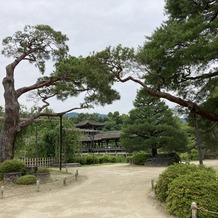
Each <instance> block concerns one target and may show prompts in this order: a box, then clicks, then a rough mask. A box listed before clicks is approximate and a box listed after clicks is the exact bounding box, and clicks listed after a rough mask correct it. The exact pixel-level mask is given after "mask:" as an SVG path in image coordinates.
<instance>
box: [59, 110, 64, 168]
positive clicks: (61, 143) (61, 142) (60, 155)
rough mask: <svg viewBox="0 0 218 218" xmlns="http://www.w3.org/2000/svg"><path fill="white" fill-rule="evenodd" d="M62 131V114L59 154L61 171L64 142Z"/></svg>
mask: <svg viewBox="0 0 218 218" xmlns="http://www.w3.org/2000/svg"><path fill="white" fill-rule="evenodd" d="M62 129H63V124H62V114H60V136H59V137H60V138H59V144H60V153H59V161H60V163H59V170H61V169H62V145H63V140H62Z"/></svg>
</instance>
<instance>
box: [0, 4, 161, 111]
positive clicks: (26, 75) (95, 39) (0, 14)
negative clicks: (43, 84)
mask: <svg viewBox="0 0 218 218" xmlns="http://www.w3.org/2000/svg"><path fill="white" fill-rule="evenodd" d="M164 19H165V17H164V0H4V1H1V2H0V33H1V34H0V39H1V41H2V39H3V38H4V37H6V36H9V35H13V33H15V32H16V31H17V30H22V29H23V27H24V26H25V25H27V24H28V25H36V24H46V25H50V26H51V27H52V28H54V29H55V30H58V31H61V32H62V33H64V34H66V35H67V36H68V38H69V42H68V45H69V47H70V54H71V55H74V56H79V55H82V56H86V55H88V54H89V53H90V52H92V51H100V50H102V49H104V48H105V47H107V46H109V45H112V46H116V45H118V44H122V45H124V46H128V47H135V48H137V47H138V46H139V45H142V44H143V42H144V37H145V35H150V34H151V33H152V32H153V31H154V30H155V28H156V27H158V26H160V24H161V22H162V21H163V20H164ZM0 49H1V50H2V45H0ZM10 61H12V59H9V58H7V59H6V58H5V57H3V56H2V55H0V80H2V79H3V77H4V75H5V66H6V65H7V64H8V63H10ZM50 66H51V64H50ZM50 71H52V68H51V67H48V68H47V72H50ZM38 76H39V72H38V70H37V69H36V68H34V67H33V66H31V67H30V66H29V65H27V64H26V63H22V64H21V65H20V66H19V67H18V68H17V69H16V78H15V81H16V88H19V87H22V86H25V85H30V84H32V83H34V82H35V81H36V78H37V77H38ZM116 88H117V90H118V91H119V92H120V94H121V100H119V101H115V102H114V103H113V104H112V105H108V106H105V107H95V108H94V109H92V110H89V111H78V112H90V113H94V112H96V113H105V114H107V113H108V112H114V111H119V112H120V113H128V112H129V111H130V110H131V109H132V108H133V106H132V102H133V100H134V99H135V96H136V90H137V88H139V87H138V86H137V85H135V84H133V83H126V84H117V85H116ZM0 95H1V96H0V105H2V106H3V105H4V100H3V88H2V84H1V87H0ZM20 103H21V104H23V105H28V106H30V102H28V101H27V99H26V97H22V98H21V99H20ZM78 105H79V99H70V100H67V101H66V102H57V101H52V102H51V108H52V109H54V111H55V112H61V111H63V110H67V109H69V108H70V107H74V106H78Z"/></svg>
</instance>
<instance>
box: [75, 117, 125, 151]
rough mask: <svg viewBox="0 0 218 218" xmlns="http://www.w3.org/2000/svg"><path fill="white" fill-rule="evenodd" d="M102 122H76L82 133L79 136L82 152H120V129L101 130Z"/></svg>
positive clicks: (121, 149)
mask: <svg viewBox="0 0 218 218" xmlns="http://www.w3.org/2000/svg"><path fill="white" fill-rule="evenodd" d="M104 126H105V124H104V123H98V122H96V121H93V120H84V121H82V122H80V123H78V124H76V128H77V129H79V130H80V131H81V132H83V133H84V135H83V136H82V137H81V141H82V144H83V148H82V153H122V152H124V150H123V148H121V147H120V146H119V141H120V135H121V132H120V131H106V132H105V131H102V128H103V127H104Z"/></svg>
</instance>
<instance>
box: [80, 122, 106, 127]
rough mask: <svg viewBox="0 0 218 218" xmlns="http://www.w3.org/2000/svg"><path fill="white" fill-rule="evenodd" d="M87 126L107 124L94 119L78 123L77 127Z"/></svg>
mask: <svg viewBox="0 0 218 218" xmlns="http://www.w3.org/2000/svg"><path fill="white" fill-rule="evenodd" d="M85 126H96V127H103V126H105V124H104V123H98V122H96V121H94V120H84V121H82V122H80V123H77V124H76V127H78V128H81V127H85Z"/></svg>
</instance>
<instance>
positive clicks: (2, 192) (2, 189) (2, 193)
mask: <svg viewBox="0 0 218 218" xmlns="http://www.w3.org/2000/svg"><path fill="white" fill-rule="evenodd" d="M3 196H4V186H1V197H2V198H3Z"/></svg>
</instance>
